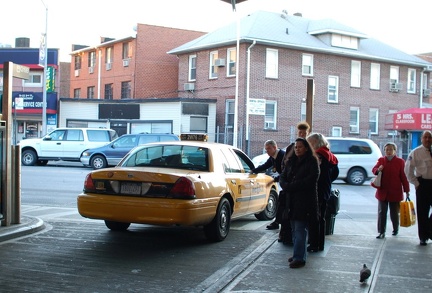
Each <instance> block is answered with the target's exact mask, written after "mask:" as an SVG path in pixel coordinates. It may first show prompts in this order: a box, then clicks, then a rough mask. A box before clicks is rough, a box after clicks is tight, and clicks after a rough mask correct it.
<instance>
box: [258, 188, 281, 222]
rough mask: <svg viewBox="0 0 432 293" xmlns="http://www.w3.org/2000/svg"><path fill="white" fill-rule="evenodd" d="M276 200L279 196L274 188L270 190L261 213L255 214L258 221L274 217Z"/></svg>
mask: <svg viewBox="0 0 432 293" xmlns="http://www.w3.org/2000/svg"><path fill="white" fill-rule="evenodd" d="M278 200H279V197H278V194H277V192H276V190H274V189H272V190H270V195H269V198H268V201H267V205H266V208H265V209H264V210H263V211H262V212H261V213H258V214H255V218H257V219H258V220H260V221H270V220H272V219H274V218H275V217H276V214H277V206H278Z"/></svg>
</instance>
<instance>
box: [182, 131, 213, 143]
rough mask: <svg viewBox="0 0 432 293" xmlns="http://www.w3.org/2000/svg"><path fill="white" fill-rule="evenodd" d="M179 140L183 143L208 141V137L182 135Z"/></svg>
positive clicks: (190, 134)
mask: <svg viewBox="0 0 432 293" xmlns="http://www.w3.org/2000/svg"><path fill="white" fill-rule="evenodd" d="M180 140H183V141H208V135H207V134H205V133H182V134H180Z"/></svg>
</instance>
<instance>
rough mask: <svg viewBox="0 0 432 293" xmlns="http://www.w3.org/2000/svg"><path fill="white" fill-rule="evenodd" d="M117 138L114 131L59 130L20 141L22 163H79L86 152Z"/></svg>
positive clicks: (92, 129) (88, 129) (41, 164)
mask: <svg viewBox="0 0 432 293" xmlns="http://www.w3.org/2000/svg"><path fill="white" fill-rule="evenodd" d="M115 138H117V132H115V130H112V129H103V128H57V129H55V130H54V131H52V132H50V133H49V134H47V135H46V136H44V137H43V138H31V139H24V140H22V141H20V142H19V145H20V148H21V163H22V164H23V165H25V166H34V165H38V166H44V165H46V164H47V163H48V161H59V160H63V161H75V162H79V161H80V157H81V154H82V153H83V152H84V151H86V150H88V149H91V148H96V147H100V146H104V145H106V144H108V143H109V142H110V141H112V140H113V139H115Z"/></svg>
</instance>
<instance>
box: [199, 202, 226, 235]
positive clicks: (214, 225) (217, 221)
mask: <svg viewBox="0 0 432 293" xmlns="http://www.w3.org/2000/svg"><path fill="white" fill-rule="evenodd" d="M230 226H231V205H230V203H229V201H228V199H226V198H225V197H223V198H222V199H221V201H220V202H219V205H218V208H217V211H216V215H215V217H214V218H213V220H212V221H211V222H210V224H208V225H205V226H204V234H205V236H206V237H207V239H209V240H211V241H215V242H219V241H222V240H224V239H225V238H226V237H227V236H228V233H229V229H230Z"/></svg>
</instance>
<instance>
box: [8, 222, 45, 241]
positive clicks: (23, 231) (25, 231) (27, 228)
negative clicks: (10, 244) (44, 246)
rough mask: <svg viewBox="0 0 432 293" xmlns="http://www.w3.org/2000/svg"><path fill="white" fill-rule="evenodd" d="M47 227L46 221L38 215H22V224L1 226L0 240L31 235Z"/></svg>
mask: <svg viewBox="0 0 432 293" xmlns="http://www.w3.org/2000/svg"><path fill="white" fill-rule="evenodd" d="M43 229H45V223H44V221H43V220H42V219H39V218H37V217H28V216H25V217H22V218H21V223H20V224H11V225H10V226H2V227H0V242H4V241H7V240H10V239H13V238H18V237H21V236H25V235H29V234H32V233H36V232H39V231H41V230H43Z"/></svg>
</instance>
